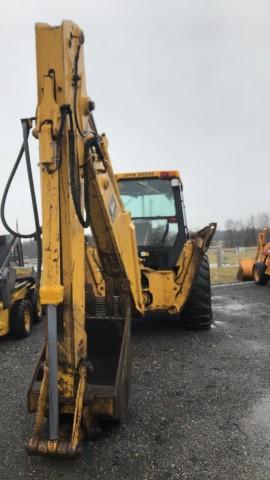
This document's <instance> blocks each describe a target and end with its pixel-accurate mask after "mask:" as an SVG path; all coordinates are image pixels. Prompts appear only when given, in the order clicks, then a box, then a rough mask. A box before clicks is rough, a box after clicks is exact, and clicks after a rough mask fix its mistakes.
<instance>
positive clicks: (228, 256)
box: [208, 247, 256, 285]
mask: <svg viewBox="0 0 270 480" xmlns="http://www.w3.org/2000/svg"><path fill="white" fill-rule="evenodd" d="M255 254H256V247H250V248H246V249H243V250H241V251H240V252H238V251H237V250H236V249H235V248H230V249H229V248H226V249H224V250H223V261H222V267H221V268H217V248H211V249H210V250H209V251H208V258H209V263H210V271H211V282H212V284H213V285H216V284H219V283H232V282H236V281H237V279H236V274H237V270H238V265H239V260H240V259H242V258H249V257H255Z"/></svg>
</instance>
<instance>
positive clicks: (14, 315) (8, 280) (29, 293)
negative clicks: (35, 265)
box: [0, 235, 39, 338]
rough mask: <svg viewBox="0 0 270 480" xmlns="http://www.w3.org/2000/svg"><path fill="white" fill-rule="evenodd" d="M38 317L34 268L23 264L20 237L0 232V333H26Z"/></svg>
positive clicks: (28, 333)
mask: <svg viewBox="0 0 270 480" xmlns="http://www.w3.org/2000/svg"><path fill="white" fill-rule="evenodd" d="M38 321H39V314H38V306H37V297H36V290H35V272H34V270H33V269H32V268H25V267H24V260H23V250H22V244H21V242H20V239H18V238H16V237H13V236H12V235H0V336H3V335H7V334H8V333H9V334H10V335H11V336H12V337H14V338H24V337H27V336H29V335H30V334H31V329H32V325H33V323H37V322H38Z"/></svg>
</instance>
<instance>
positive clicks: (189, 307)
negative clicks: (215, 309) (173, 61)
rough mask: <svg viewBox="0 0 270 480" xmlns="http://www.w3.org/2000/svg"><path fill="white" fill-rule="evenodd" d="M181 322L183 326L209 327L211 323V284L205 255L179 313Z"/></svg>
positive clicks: (191, 327) (192, 327) (194, 327)
mask: <svg viewBox="0 0 270 480" xmlns="http://www.w3.org/2000/svg"><path fill="white" fill-rule="evenodd" d="M180 321H181V324H182V325H183V326H184V327H185V328H190V329H202V328H209V327H210V326H211V323H212V304H211V285H210V269H209V261H208V257H207V256H206V255H204V256H203V258H202V262H201V265H200V268H199V271H198V273H197V277H196V279H195V281H194V285H193V287H192V290H191V293H190V296H189V299H188V301H187V303H186V305H185V307H184V309H183V311H182V312H181V313H180Z"/></svg>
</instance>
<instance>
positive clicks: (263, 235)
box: [237, 228, 270, 285]
mask: <svg viewBox="0 0 270 480" xmlns="http://www.w3.org/2000/svg"><path fill="white" fill-rule="evenodd" d="M268 237H269V229H268V228H264V229H263V230H262V231H261V232H260V233H259V235H258V244H257V251H256V256H255V257H254V258H245V259H242V260H240V262H239V269H238V272H237V278H238V280H241V281H245V280H254V282H255V283H256V284H257V285H266V283H267V282H268V280H269V278H270V241H269V238H268Z"/></svg>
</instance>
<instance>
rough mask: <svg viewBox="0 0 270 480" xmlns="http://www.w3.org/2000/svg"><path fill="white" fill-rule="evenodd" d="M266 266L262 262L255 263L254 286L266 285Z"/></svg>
mask: <svg viewBox="0 0 270 480" xmlns="http://www.w3.org/2000/svg"><path fill="white" fill-rule="evenodd" d="M265 269H266V265H265V264H264V263H263V262H257V263H255V265H254V267H253V278H254V282H255V283H256V285H266V283H267V282H268V276H267V275H265V273H264V272H265Z"/></svg>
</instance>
